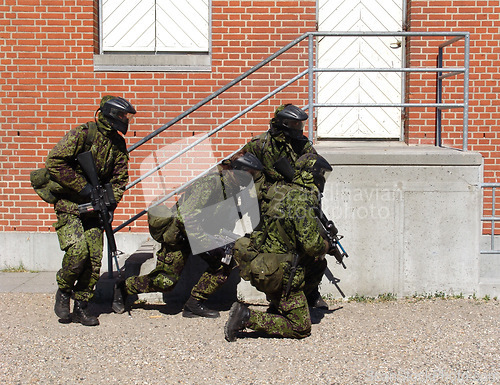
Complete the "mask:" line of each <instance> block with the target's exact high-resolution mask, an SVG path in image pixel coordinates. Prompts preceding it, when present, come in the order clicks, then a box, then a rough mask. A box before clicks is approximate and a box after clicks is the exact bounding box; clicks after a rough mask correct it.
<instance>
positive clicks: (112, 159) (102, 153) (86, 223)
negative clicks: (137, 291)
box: [45, 97, 128, 302]
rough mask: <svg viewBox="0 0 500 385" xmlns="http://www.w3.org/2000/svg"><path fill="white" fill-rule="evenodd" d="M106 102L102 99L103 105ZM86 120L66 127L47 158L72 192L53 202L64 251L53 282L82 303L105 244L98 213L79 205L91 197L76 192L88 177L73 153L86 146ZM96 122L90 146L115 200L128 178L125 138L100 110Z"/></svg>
mask: <svg viewBox="0 0 500 385" xmlns="http://www.w3.org/2000/svg"><path fill="white" fill-rule="evenodd" d="M110 98H111V97H110ZM105 101H106V99H104V98H103V101H102V102H101V106H102V104H103V103H104V102H105ZM89 123H90V122H89ZM89 123H86V124H83V125H80V126H78V127H76V128H73V129H71V130H70V131H68V132H67V133H66V135H65V136H64V137H63V138H62V139H61V140H60V141H59V142H58V143H57V144H56V145H55V146H54V148H53V149H52V150H51V151H50V153H49V155H48V158H47V160H46V163H45V165H46V167H47V169H48V171H49V173H50V176H51V178H52V179H53V180H54V181H56V182H58V183H59V184H60V185H61V186H63V187H65V188H66V190H67V191H71V192H69V193H66V194H64V195H61V196H59V200H58V201H57V202H56V203H55V205H54V210H55V212H56V215H57V222H56V223H55V224H54V227H55V229H56V232H57V236H58V238H59V244H60V247H61V250H63V251H64V252H65V254H64V257H63V261H62V267H61V269H60V270H59V271H58V272H57V276H56V279H57V284H58V285H59V289H61V290H62V291H64V292H71V291H73V292H74V297H75V300H78V301H84V302H88V301H89V300H90V299H91V298H92V296H93V294H94V287H95V284H96V283H97V280H98V279H99V274H100V268H101V259H102V247H103V231H102V229H101V227H100V224H99V219H98V217H97V216H96V214H82V215H80V214H79V213H78V205H79V204H81V203H85V202H88V201H89V198H83V197H81V196H80V195H79V194H78V193H79V192H80V191H82V189H83V188H84V187H85V186H86V185H87V180H86V179H85V176H84V174H83V171H82V170H81V168H80V167H79V166H77V162H76V156H77V155H78V154H79V153H81V152H83V151H84V150H85V148H84V147H85V140H86V137H87V135H88V132H89ZM96 123H97V130H96V133H95V138H94V141H93V143H92V147H91V149H90V151H91V152H92V155H93V158H94V161H95V164H96V169H97V173H98V176H99V179H100V181H101V183H102V184H104V183H108V182H109V183H111V184H112V186H113V193H114V196H115V199H116V201H117V202H119V201H120V199H121V198H122V195H123V193H124V191H125V186H126V185H127V181H128V168H127V167H128V166H127V165H128V154H127V148H126V144H125V140H124V139H123V137H122V136H121V135H120V134H118V133H117V132H116V130H114V129H112V127H111V126H110V124H109V123H108V122H107V120H106V119H105V118H104V117H103V116H102V115H101V113H99V115H98V119H97V122H96Z"/></svg>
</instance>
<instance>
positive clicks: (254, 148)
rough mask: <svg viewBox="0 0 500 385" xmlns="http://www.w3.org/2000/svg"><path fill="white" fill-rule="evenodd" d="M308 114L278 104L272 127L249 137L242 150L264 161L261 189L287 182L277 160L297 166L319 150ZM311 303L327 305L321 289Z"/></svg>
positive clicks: (324, 306)
mask: <svg viewBox="0 0 500 385" xmlns="http://www.w3.org/2000/svg"><path fill="white" fill-rule="evenodd" d="M307 118H308V115H307V114H306V113H305V112H304V111H303V110H302V109H300V108H299V107H297V106H295V105H293V104H283V105H281V106H279V107H278V108H277V109H276V110H275V112H274V117H273V118H272V119H271V120H270V122H269V126H270V127H269V130H268V131H267V132H265V133H263V134H261V135H259V136H256V137H254V138H252V139H251V140H250V142H248V143H247V144H246V145H245V146H244V147H243V150H244V151H246V152H250V153H252V154H254V155H255V156H256V157H257V158H258V159H259V160H260V161H261V162H262V164H263V165H264V176H265V180H264V182H263V183H262V187H261V188H262V189H263V190H268V189H269V188H270V187H271V186H272V185H273V184H275V183H278V184H280V183H284V182H285V181H284V177H283V175H282V174H280V173H279V172H278V171H276V169H275V164H276V162H278V161H279V159H280V158H282V157H284V158H286V160H288V163H289V164H290V165H291V166H292V167H295V162H296V161H297V159H299V157H301V156H302V155H304V154H316V150H315V149H314V147H313V145H312V143H311V142H310V141H309V140H308V138H307V137H306V136H304V134H303V129H304V122H305V121H306V120H307ZM307 301H308V303H309V306H311V307H315V308H321V309H328V305H327V303H326V302H325V301H324V300H323V299H322V298H321V295H320V293H319V289H318V288H316V289H315V290H311V291H310V293H308V296H307Z"/></svg>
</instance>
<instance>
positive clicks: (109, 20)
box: [94, 0, 210, 71]
mask: <svg viewBox="0 0 500 385" xmlns="http://www.w3.org/2000/svg"><path fill="white" fill-rule="evenodd" d="M209 11H210V4H209V0H101V4H100V55H95V57H94V65H95V69H96V70H106V71H110V70H117V71H119V70H123V71H131V70H137V71H141V70H142V71H151V70H153V71H154V70H162V71H163V70H167V71H168V70H208V69H210V12H209Z"/></svg>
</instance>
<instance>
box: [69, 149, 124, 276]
mask: <svg viewBox="0 0 500 385" xmlns="http://www.w3.org/2000/svg"><path fill="white" fill-rule="evenodd" d="M76 160H77V161H78V163H79V164H80V166H81V167H82V170H83V172H84V173H85V176H86V177H87V181H88V182H89V183H90V185H91V186H92V192H91V195H90V196H91V202H90V203H84V204H81V205H79V206H78V211H79V212H80V214H85V213H89V212H94V211H95V212H97V213H98V214H99V220H100V223H101V226H102V228H103V229H104V232H105V233H106V239H107V240H108V274H109V277H110V278H112V277H113V258H114V259H115V262H116V268H117V269H118V274H120V267H119V265H118V258H117V255H118V251H117V249H116V242H115V236H114V234H113V229H112V228H111V222H112V221H113V214H112V212H113V210H114V209H115V208H116V200H115V196H114V194H113V188H112V186H111V183H106V184H105V185H104V186H102V185H101V183H100V181H99V177H98V176H97V169H96V166H95V162H94V158H93V157H92V153H91V152H90V151H85V152H82V153H80V154H78V156H77V157H76Z"/></svg>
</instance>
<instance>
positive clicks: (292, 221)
mask: <svg viewBox="0 0 500 385" xmlns="http://www.w3.org/2000/svg"><path fill="white" fill-rule="evenodd" d="M266 197H267V198H270V200H269V204H268V206H267V210H266V212H265V213H264V215H263V226H262V229H261V230H259V231H254V232H253V233H252V234H251V237H250V239H251V241H250V242H251V245H252V246H253V247H254V248H255V249H256V250H258V251H259V252H261V253H282V254H285V253H288V252H290V250H289V247H288V246H287V245H288V244H292V245H295V251H296V252H297V253H298V254H299V267H298V269H297V272H296V274H295V276H294V279H293V282H292V285H291V292H290V294H289V295H288V296H286V295H285V290H286V286H287V283H288V279H289V274H290V273H289V270H287V269H285V272H284V276H283V291H282V292H281V293H278V294H273V293H266V294H268V299H269V300H270V301H271V304H272V305H273V307H274V310H273V312H267V313H264V312H260V311H256V310H250V317H249V320H248V322H247V324H246V327H247V328H249V329H252V330H256V331H262V332H265V333H267V334H270V335H274V336H282V337H287V338H304V337H307V336H309V335H310V333H311V318H310V314H309V308H308V303H307V299H306V296H305V294H304V289H305V280H306V277H305V275H306V272H307V274H308V275H309V274H310V273H309V272H310V271H313V270H316V271H317V272H316V276H315V277H309V284H311V282H312V285H313V286H314V285H315V284H317V279H318V274H317V273H318V272H320V274H319V279H321V275H322V273H323V270H324V267H325V265H324V264H325V262H324V259H323V256H324V253H325V250H326V248H325V241H324V240H323V238H322V237H321V235H320V230H319V226H318V223H317V221H316V216H315V214H314V211H313V207H314V206H317V204H318V194H317V190H316V189H313V190H311V189H308V188H306V187H303V186H299V185H295V184H294V185H278V184H276V185H274V186H273V187H272V188H271V189H270V190H269V191H268V193H267V194H266V196H265V197H264V199H266ZM278 222H279V223H280V225H281V227H282V228H283V230H284V231H285V233H286V234H287V236H288V238H289V242H286V241H285V240H284V239H283V237H282V236H281V234H280V231H279V229H278ZM259 245H260V247H259ZM317 265H320V267H319V268H317V267H316V268H314V269H313V267H314V266H317ZM285 267H288V269H289V264H288V263H286V264H285ZM312 275H314V274H312Z"/></svg>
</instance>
